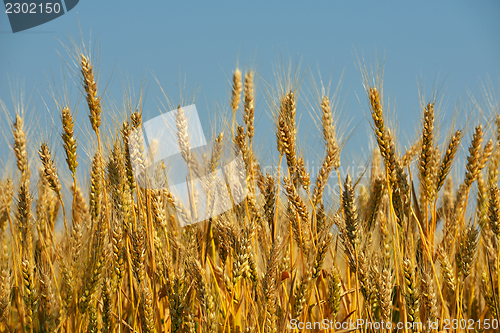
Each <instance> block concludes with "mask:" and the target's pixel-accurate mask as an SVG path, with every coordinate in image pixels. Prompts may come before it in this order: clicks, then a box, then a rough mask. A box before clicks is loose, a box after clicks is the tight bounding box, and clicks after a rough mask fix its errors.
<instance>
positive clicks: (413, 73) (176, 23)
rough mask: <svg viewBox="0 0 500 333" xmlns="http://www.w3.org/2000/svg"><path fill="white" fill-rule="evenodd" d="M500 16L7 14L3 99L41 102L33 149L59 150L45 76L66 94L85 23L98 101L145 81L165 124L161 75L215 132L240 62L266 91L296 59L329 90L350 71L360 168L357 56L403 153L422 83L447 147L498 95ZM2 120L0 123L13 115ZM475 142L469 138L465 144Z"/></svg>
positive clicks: (363, 122)
mask: <svg viewBox="0 0 500 333" xmlns="http://www.w3.org/2000/svg"><path fill="white" fill-rule="evenodd" d="M118 3H119V5H117V4H118ZM499 17H500V2H499V1H495V0H492V1H479V2H474V1H441V0H438V1H384V2H381V1H322V2H306V1H252V2H242V1H234V2H222V1H199V2H195V1H162V2H160V1H120V2H114V1H113V2H112V1H91V0H81V1H80V3H79V4H78V5H77V6H76V7H75V8H74V9H73V10H72V11H70V12H69V13H67V14H65V15H63V16H62V17H59V18H57V19H55V20H53V21H51V22H48V23H46V24H43V25H41V26H38V27H35V28H32V29H30V30H27V31H25V32H19V33H16V34H13V33H12V32H11V30H10V26H9V23H8V19H7V15H6V14H5V13H4V12H2V13H0V99H1V100H2V101H4V103H5V104H6V106H7V109H8V110H9V112H10V113H11V114H12V113H13V108H12V103H11V94H10V92H11V90H12V88H13V87H15V88H14V92H19V91H20V88H19V87H24V91H25V93H26V95H27V96H26V99H27V98H28V97H29V95H32V106H34V107H35V110H34V109H33V108H29V109H28V110H27V113H26V117H27V118H28V119H27V122H28V123H29V124H31V126H30V127H31V134H32V137H33V139H32V141H31V143H32V144H35V143H37V142H39V141H40V140H41V138H48V139H52V141H53V142H55V143H56V142H57V137H58V135H57V131H59V127H57V126H59V121H58V119H59V118H58V117H59V110H57V109H56V108H55V107H54V105H53V103H52V102H51V101H50V98H48V94H47V89H48V87H49V84H48V81H47V77H50V76H52V75H53V76H54V77H55V82H56V84H57V85H58V86H61V85H62V80H61V77H62V74H61V73H62V69H63V68H64V67H65V62H68V61H70V57H69V56H68V54H67V53H66V51H65V49H64V46H63V44H61V41H62V42H63V43H65V45H68V43H67V40H68V38H75V39H77V40H79V38H80V30H79V29H80V27H81V32H82V36H83V39H84V40H85V42H87V43H88V42H89V41H91V42H92V45H93V46H95V45H98V51H97V50H96V51H95V52H94V54H95V55H97V56H98V58H99V71H100V81H99V82H98V87H99V91H100V92H101V93H102V92H103V91H104V88H106V90H105V98H104V102H105V103H104V108H105V111H106V110H107V111H108V112H112V111H113V109H116V105H117V106H121V105H122V100H123V86H124V82H125V84H126V85H128V86H131V87H133V89H134V91H135V93H136V94H137V93H138V90H139V88H140V86H141V82H145V86H146V87H147V99H146V102H145V118H146V119H145V120H147V119H149V118H151V117H153V116H155V115H157V114H158V110H157V103H158V101H164V99H162V97H161V92H160V89H159V87H158V85H157V83H156V81H155V79H154V77H156V78H157V79H158V80H159V82H160V83H161V84H162V86H163V88H165V89H168V91H169V95H170V97H171V100H172V102H173V103H174V104H176V103H178V101H179V98H178V97H179V92H178V90H179V89H178V87H179V77H180V76H181V77H182V81H183V82H186V88H185V90H184V95H185V96H189V95H191V94H192V93H193V91H194V90H195V88H197V91H198V94H197V99H196V105H197V108H198V111H199V112H200V119H201V121H202V122H206V121H207V120H208V119H215V118H216V117H217V114H218V113H220V110H218V108H217V107H214V106H216V105H219V106H222V108H224V109H226V110H227V109H228V108H229V93H230V79H231V73H232V71H233V70H234V68H235V66H236V65H237V64H239V66H240V68H242V69H245V68H254V69H256V70H257V73H258V75H259V76H260V77H261V78H260V80H259V84H258V88H264V86H265V85H266V84H265V82H269V83H270V84H271V85H274V79H273V68H275V67H276V66H279V64H280V61H279V59H280V58H284V59H287V61H288V59H291V60H292V61H293V62H294V63H297V62H299V61H301V64H302V65H301V70H302V72H306V73H307V72H308V71H310V72H312V73H313V74H314V75H315V76H316V79H317V78H318V69H319V71H320V73H321V75H322V78H323V80H324V81H328V80H329V78H330V77H331V78H332V82H333V85H334V86H335V85H336V84H337V82H338V80H339V79H340V76H341V73H342V72H344V79H343V81H342V94H341V95H340V99H341V102H342V105H343V107H342V111H341V113H340V118H339V121H340V123H341V124H343V125H345V126H342V127H341V130H342V131H344V132H347V133H349V132H351V133H352V134H351V136H349V140H348V142H347V145H346V149H345V154H344V155H343V158H345V159H346V161H351V160H353V161H356V163H357V161H359V159H360V158H361V157H362V156H363V155H365V157H366V152H367V150H368V146H369V144H368V143H369V141H370V140H371V141H373V140H372V139H371V138H372V137H373V135H372V134H371V131H370V125H369V124H370V122H369V118H367V115H369V111H368V105H367V99H366V96H365V94H364V90H363V86H362V80H361V76H360V73H359V70H358V69H357V67H356V56H355V52H358V54H361V53H363V54H364V58H365V60H366V62H367V64H368V65H369V64H370V63H372V64H373V63H374V62H375V61H376V59H380V58H381V57H383V58H384V59H385V75H384V93H385V96H384V97H385V98H386V99H387V101H389V102H390V106H391V110H390V111H391V115H393V116H395V117H396V119H397V121H398V133H399V134H400V138H399V141H400V145H401V148H404V147H405V146H406V145H408V142H409V140H411V139H413V138H414V137H415V135H416V131H417V130H418V126H419V123H420V113H419V112H420V103H419V87H420V85H422V86H423V87H424V89H423V93H424V95H425V98H426V101H428V100H429V99H430V98H431V96H432V93H433V92H435V91H436V88H439V87H441V89H440V90H439V91H440V93H441V94H440V95H439V97H443V106H442V108H441V110H439V116H438V117H439V119H441V120H442V121H441V124H442V125H443V127H444V128H445V130H444V131H443V133H442V135H443V139H444V138H445V136H446V134H447V133H448V132H447V130H446V129H447V128H448V126H447V125H448V123H449V122H450V121H451V120H453V115H454V110H455V106H456V105H457V104H459V105H462V106H463V108H462V111H461V115H462V116H461V117H460V118H459V119H458V120H457V121H458V123H459V124H462V123H465V122H467V121H468V122H469V123H472V124H473V125H475V122H476V119H475V118H476V116H477V115H478V112H476V111H477V109H475V110H472V111H471V109H472V106H473V103H472V101H473V99H471V94H472V95H473V96H475V98H476V99H477V101H478V102H480V101H481V100H482V99H481V98H482V84H483V83H487V82H488V80H489V79H491V81H492V84H493V85H492V86H493V89H494V91H495V92H497V95H496V97H497V98H499V97H500V96H498V91H499V83H500V81H499V79H500V19H499ZM72 68H73V70H74V67H72ZM305 75H306V77H307V74H305ZM51 80H52V79H51ZM67 80H68V81H67V86H68V88H69V89H72V90H71V92H72V93H71V94H70V96H71V99H70V102H71V105H74V106H75V108H76V107H79V110H78V122H79V126H80V127H81V128H82V129H81V131H78V130H77V132H78V133H79V136H80V137H79V140H80V142H81V146H85V138H86V136H87V135H88V132H87V131H88V124H87V123H88V118H87V117H86V114H87V112H88V111H87V109H86V107H85V105H84V104H83V103H82V98H81V95H80V96H79V90H78V89H79V88H78V87H75V85H74V84H73V82H72V81H71V78H67ZM51 84H54V83H53V82H52V83H51ZM16 87H17V88H16ZM311 87H312V85H311V83H310V80H305V81H304V86H303V87H302V89H301V94H300V96H299V98H302V101H306V100H307V101H309V102H314V103H315V102H316V101H313V100H312V98H314V93H313V94H309V91H310V90H311ZM433 88H434V89H433ZM445 88H446V89H445ZM312 92H314V91H312ZM265 97H266V94H265V92H264V91H263V90H262V89H260V90H259V91H258V99H257V108H256V115H257V117H258V119H259V122H258V124H257V128H258V129H257V135H258V138H257V142H258V143H259V146H260V147H262V149H261V152H262V154H263V155H264V156H266V155H269V154H270V152H271V151H273V150H274V149H275V136H274V132H273V130H272V126H271V125H270V122H269V119H268V117H269V108H268V106H267V103H266V98H265ZM44 101H46V102H47V103H46V104H45V103H44ZM78 101H79V103H78ZM459 101H461V102H459ZM298 113H299V114H302V116H301V122H300V129H299V136H303V137H306V138H307V140H306V141H305V142H307V144H302V145H301V150H302V151H303V152H304V154H305V155H306V158H311V159H317V158H318V156H317V155H318V154H319V156H320V157H322V156H323V153H322V151H321V150H320V149H321V147H322V143H321V134H320V133H319V132H317V130H316V127H315V126H314V123H313V121H312V120H311V117H310V114H309V110H306V108H305V107H301V108H300V109H299V110H298ZM455 114H456V113H455ZM0 116H1V117H2V118H4V117H5V114H4V113H1V114H0ZM486 116H489V114H488V113H487V114H486ZM51 119H52V120H51ZM107 121H108V123H109V122H110V121H112V119H107ZM51 122H55V123H56V125H57V126H56V127H54V126H52V124H51ZM37 124H38V125H37ZM209 128H210V126H208V125H206V127H205V130H206V131H207V132H209ZM9 129H10V126H8V125H7V124H5V123H3V124H2V131H3V132H4V134H5V135H7V138H5V137H0V144H1V145H2V146H4V148H2V149H0V152H1V155H0V156H1V159H2V164H5V163H8V161H9V160H10V159H12V157H13V155H12V154H10V153H7V151H6V149H5V143H6V140H7V141H8V142H11V141H12V139H11V137H10V136H9V135H10V133H8V131H9ZM41 133H42V134H41ZM47 133H52V134H51V136H50V135H48V134H47ZM206 134H207V135H210V134H211V133H206ZM470 135H471V133H470V129H469V133H468V135H467V136H466V137H467V138H469V137H470ZM87 141H88V140H87ZM81 149H84V148H83V147H82V148H81ZM346 163H350V162H346Z"/></svg>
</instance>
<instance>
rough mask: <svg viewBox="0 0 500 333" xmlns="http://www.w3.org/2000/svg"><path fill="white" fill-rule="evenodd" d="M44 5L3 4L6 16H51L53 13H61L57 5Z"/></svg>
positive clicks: (59, 6)
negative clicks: (43, 14)
mask: <svg viewBox="0 0 500 333" xmlns="http://www.w3.org/2000/svg"><path fill="white" fill-rule="evenodd" d="M43 5H44V4H42V3H41V4H38V5H37V4H36V3H27V2H24V3H19V2H15V3H10V2H7V3H6V4H5V12H6V13H7V14H20V13H22V14H42V13H46V14H51V13H55V14H58V13H59V12H60V11H61V5H60V4H59V3H50V2H48V3H45V6H43Z"/></svg>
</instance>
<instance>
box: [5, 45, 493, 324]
mask: <svg viewBox="0 0 500 333" xmlns="http://www.w3.org/2000/svg"><path fill="white" fill-rule="evenodd" d="M89 59H90V58H89V57H88V56H85V55H83V54H81V55H80V56H79V58H78V65H79V72H80V73H79V74H80V81H81V87H79V88H80V89H81V91H82V92H83V93H84V98H85V101H86V105H87V110H85V111H87V112H88V118H89V121H90V125H91V128H92V133H91V134H92V135H93V140H95V142H96V145H95V149H94V150H93V151H92V152H90V153H89V154H90V156H91V163H90V164H89V165H88V166H87V167H88V170H86V172H87V173H88V174H89V179H84V178H82V177H79V176H78V173H77V170H78V168H79V163H78V162H79V158H80V157H79V156H77V147H78V145H79V144H81V143H79V138H77V137H76V136H75V131H74V127H75V120H74V113H75V111H74V110H72V109H71V107H70V106H69V105H64V106H63V107H61V109H60V110H57V112H58V113H59V114H60V122H59V124H60V125H59V127H58V128H57V131H58V132H59V135H60V142H61V143H62V146H63V151H64V159H55V158H54V153H53V152H52V151H51V149H50V148H49V147H50V146H51V143H49V142H47V143H45V142H43V143H41V144H40V145H39V146H38V147H36V150H37V153H36V154H29V153H28V151H29V149H28V148H27V145H28V142H29V138H27V136H26V133H25V128H24V123H25V119H24V117H25V115H23V114H16V116H15V121H14V122H13V123H12V124H10V125H11V130H12V133H11V142H12V147H13V149H14V153H15V157H16V167H17V170H14V171H11V172H9V171H8V170H6V171H5V172H4V175H5V176H4V178H3V179H2V180H1V182H0V246H1V248H2V251H1V252H0V253H1V257H0V332H29V333H32V332H262V333H264V332H299V331H300V332H350V331H358V332H417V331H425V332H438V331H460V332H466V331H470V332H483V331H484V332H494V331H496V330H497V329H498V327H499V321H500V298H499V294H500V257H499V245H500V244H499V241H500V238H499V237H500V190H499V188H498V184H499V182H498V171H499V163H500V116H499V115H498V109H496V110H491V112H492V114H493V115H492V117H491V119H493V120H496V123H495V122H492V123H483V124H480V123H477V124H473V125H472V126H471V128H470V129H468V130H467V129H466V128H450V129H449V133H451V134H450V135H449V137H448V138H447V141H446V143H445V145H442V146H441V147H439V146H438V140H437V134H436V129H435V118H436V115H435V106H436V104H435V102H436V101H435V100H429V101H425V103H422V106H421V110H422V115H421V117H422V128H421V129H420V130H419V131H420V133H421V135H420V137H419V139H418V140H416V141H415V142H414V143H413V144H412V145H411V146H410V147H409V148H408V149H406V150H402V151H399V149H398V148H397V147H398V146H399V144H398V141H397V138H396V137H394V136H393V134H392V133H394V130H392V131H391V129H390V128H389V125H388V124H390V123H391V121H390V119H387V118H388V117H387V114H388V110H387V109H386V108H385V106H384V97H383V94H382V91H383V87H382V80H381V78H380V77H375V78H371V77H370V78H369V77H368V75H366V77H364V86H365V89H366V101H367V105H366V106H367V108H369V110H370V114H371V118H372V119H371V127H372V128H373V138H374V139H375V142H376V148H375V149H374V150H373V152H372V153H371V155H372V158H371V161H370V167H369V168H368V169H367V172H366V173H364V174H363V176H362V177H357V176H355V175H347V177H341V175H340V170H341V168H342V165H341V154H342V153H343V151H342V147H343V145H342V144H341V143H340V142H341V141H340V139H339V138H340V136H341V135H342V133H341V132H340V131H339V127H338V126H337V122H336V119H335V117H336V116H335V112H334V110H333V109H334V103H333V101H332V98H331V96H326V95H324V96H320V98H319V99H318V100H317V101H316V105H317V112H318V114H319V115H320V116H319V119H320V124H321V130H322V136H323V139H324V147H325V150H324V151H320V152H317V153H318V155H319V156H321V158H322V161H321V164H320V165H321V166H320V168H319V170H318V171H316V172H315V173H312V172H311V171H310V170H308V169H307V167H306V165H307V163H306V161H305V158H304V156H302V155H301V154H300V149H299V148H298V146H299V143H298V142H297V141H298V138H297V118H298V116H297V113H298V114H301V113H302V112H303V111H302V110H298V106H297V100H298V98H299V96H298V94H299V92H298V90H294V89H291V88H288V87H287V89H283V91H282V92H280V93H275V96H273V97H274V99H275V101H276V102H275V103H274V104H273V105H271V107H272V108H273V110H272V114H273V117H271V118H272V121H273V122H274V123H273V126H274V128H275V134H276V137H273V138H272V139H273V140H276V143H275V144H276V146H275V147H276V149H277V154H278V156H279V163H277V164H276V165H274V166H273V172H271V173H269V172H267V171H266V172H264V171H263V169H262V167H261V166H262V165H267V164H266V163H269V162H266V161H263V160H261V159H260V158H259V154H258V152H257V151H256V149H255V148H254V146H255V145H254V134H255V128H254V121H255V94H256V92H255V87H254V80H255V76H256V73H254V72H253V71H246V72H244V73H242V72H241V71H240V70H239V69H237V70H235V71H234V75H233V82H232V87H231V98H230V100H228V107H229V108H230V109H231V111H232V119H228V121H227V124H228V126H227V128H226V129H224V131H220V132H219V133H217V135H215V137H214V138H213V143H214V144H213V148H212V151H211V155H210V156H209V157H208V158H206V159H205V160H200V159H197V158H194V157H193V156H194V155H193V154H191V151H190V145H189V142H190V141H189V137H188V136H189V135H188V130H187V127H188V126H189V124H188V122H187V121H186V116H185V114H184V113H183V112H182V108H183V107H184V106H185V105H179V107H178V109H177V111H178V112H177V113H176V137H177V140H178V144H179V147H180V151H181V156H182V158H183V159H184V160H185V162H186V163H187V165H188V166H189V171H190V172H191V171H193V172H194V173H196V172H200V171H199V170H205V171H208V172H213V171H215V170H217V169H218V168H219V167H220V164H221V161H220V160H221V151H222V149H223V147H230V149H237V150H238V151H240V152H241V156H242V158H243V164H242V165H241V168H240V169H239V170H238V177H239V178H240V180H241V179H243V180H244V181H243V182H242V184H244V185H245V187H246V188H240V190H241V191H243V192H244V193H245V196H244V200H242V201H240V202H238V203H236V202H232V203H231V207H230V209H229V210H226V211H224V212H223V213H221V214H218V215H215V216H213V217H210V218H208V219H206V220H203V221H201V222H199V223H185V222H186V221H193V220H194V216H192V215H193V210H192V209H191V210H190V209H189V207H184V204H183V202H182V200H180V199H179V198H177V197H176V196H175V195H174V194H173V193H172V192H171V191H170V190H169V188H168V187H167V186H165V187H161V188H150V187H147V186H143V185H144V183H143V182H140V181H139V179H138V176H137V173H136V172H134V167H133V166H134V165H136V164H137V163H139V164H140V163H144V159H145V158H146V157H145V152H144V151H143V150H141V149H132V147H131V144H130V138H131V135H132V134H133V133H134V131H137V130H140V129H141V126H142V110H140V109H139V110H125V111H124V115H123V118H122V119H120V122H121V124H120V125H119V126H116V128H114V132H113V134H111V135H109V134H105V133H107V132H104V131H101V118H102V117H103V114H102V113H103V111H102V110H103V109H104V107H103V106H102V105H101V96H100V95H99V92H98V91H99V90H98V82H96V78H95V69H94V67H93V63H91V61H90V60H89ZM370 82H374V83H370ZM237 119H243V121H242V122H241V124H239V123H238V121H237ZM81 139H82V140H83V139H84V138H81ZM461 147H462V150H463V151H465V152H466V153H465V156H466V159H465V160H463V161H459V160H458V159H459V158H461V157H460V156H461V155H460V154H459V151H460V148H461ZM459 162H462V164H463V165H465V166H466V167H465V169H464V172H463V173H464V175H463V177H459V178H456V179H452V176H451V175H450V170H451V169H452V168H453V167H454V166H455V164H457V163H459ZM35 166H36V167H35ZM82 166H84V165H83V164H82ZM61 170H64V171H65V172H66V171H69V174H70V175H71V178H68V177H66V178H67V180H64V181H63V179H65V178H63V177H60V172H61ZM333 177H335V178H336V179H338V186H339V188H340V189H341V193H340V194H339V195H338V197H337V198H335V200H333V202H335V203H334V204H332V200H331V199H332V198H329V197H328V196H330V195H331V193H327V192H325V188H326V186H327V182H328V181H329V179H330V178H332V179H333ZM79 178H80V179H79ZM462 179H463V180H462ZM228 181H229V182H236V180H231V179H229V180H228ZM87 192H88V195H85V194H84V193H87ZM65 193H68V194H69V195H65ZM193 200H194V202H195V203H196V198H194V199H193ZM61 220H62V222H58V224H59V226H56V222H57V221H61ZM358 324H359V325H358ZM353 325H354V326H353ZM398 325H399V326H398Z"/></svg>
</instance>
